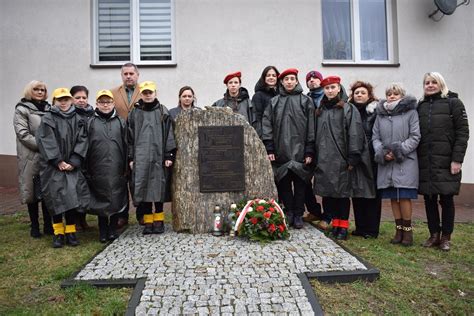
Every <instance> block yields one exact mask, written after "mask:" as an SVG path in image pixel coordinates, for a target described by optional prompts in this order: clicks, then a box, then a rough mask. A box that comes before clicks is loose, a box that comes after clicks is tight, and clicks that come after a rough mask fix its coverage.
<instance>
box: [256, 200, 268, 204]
mask: <svg viewBox="0 0 474 316" xmlns="http://www.w3.org/2000/svg"><path fill="white" fill-rule="evenodd" d="M265 203H267V201H265V200H260V201H258V204H265Z"/></svg>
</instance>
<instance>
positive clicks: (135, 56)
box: [91, 0, 176, 67]
mask: <svg viewBox="0 0 474 316" xmlns="http://www.w3.org/2000/svg"><path fill="white" fill-rule="evenodd" d="M170 6H171V14H170V18H171V59H170V60H140V16H139V14H140V13H139V12H140V0H130V25H131V26H130V60H123V61H99V49H98V48H99V36H98V26H99V0H92V8H91V11H92V12H91V16H92V28H91V32H92V34H91V39H92V43H91V46H92V49H91V53H92V58H91V60H92V63H91V67H115V66H122V65H123V64H124V63H127V62H131V63H134V64H135V65H139V66H176V37H175V32H176V30H175V29H176V27H175V21H176V18H175V0H170Z"/></svg>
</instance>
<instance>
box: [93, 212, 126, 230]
mask: <svg viewBox="0 0 474 316" xmlns="http://www.w3.org/2000/svg"><path fill="white" fill-rule="evenodd" d="M119 215H120V213H117V214H113V215H111V216H110V218H109V217H107V216H98V217H97V219H98V223H99V230H107V229H108V228H110V229H111V230H115V228H116V227H117V222H118V219H119Z"/></svg>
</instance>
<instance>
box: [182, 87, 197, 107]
mask: <svg viewBox="0 0 474 316" xmlns="http://www.w3.org/2000/svg"><path fill="white" fill-rule="evenodd" d="M186 90H189V91H191V92H192V93H193V97H195V93H194V90H193V88H191V87H190V86H184V87H181V89H179V92H178V105H179V106H181V103H180V102H179V98H180V97H181V95H182V94H183V92H184V91H186ZM191 106H194V100H193V103H192V104H191Z"/></svg>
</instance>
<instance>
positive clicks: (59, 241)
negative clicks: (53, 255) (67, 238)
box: [53, 234, 64, 248]
mask: <svg viewBox="0 0 474 316" xmlns="http://www.w3.org/2000/svg"><path fill="white" fill-rule="evenodd" d="M63 246H64V235H62V234H61V235H53V248H62V247H63Z"/></svg>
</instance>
